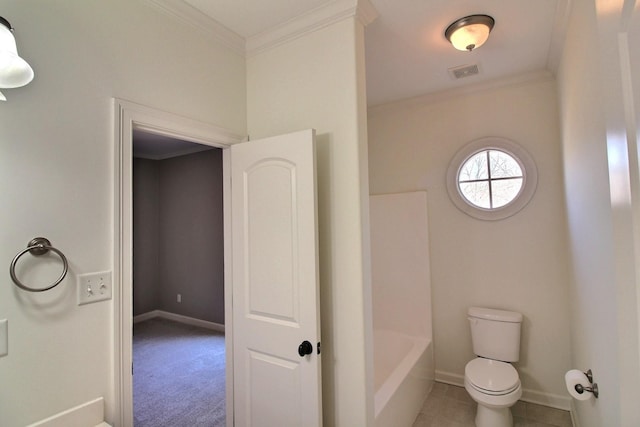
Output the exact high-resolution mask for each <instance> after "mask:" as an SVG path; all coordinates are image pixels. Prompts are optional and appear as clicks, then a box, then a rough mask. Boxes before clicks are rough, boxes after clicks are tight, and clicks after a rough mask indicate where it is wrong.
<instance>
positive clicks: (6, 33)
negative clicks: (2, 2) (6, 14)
mask: <svg viewBox="0 0 640 427" xmlns="http://www.w3.org/2000/svg"><path fill="white" fill-rule="evenodd" d="M3 21H5V22H6V20H3ZM31 80H33V69H32V68H31V66H30V65H29V64H28V63H27V61H25V60H24V59H22V58H20V56H18V49H17V47H16V39H15V38H14V37H13V34H12V33H11V30H10V29H9V27H7V26H5V25H4V22H2V21H0V88H7V89H8V88H15V87H21V86H24V85H26V84H28V83H29V82H30V81H31Z"/></svg>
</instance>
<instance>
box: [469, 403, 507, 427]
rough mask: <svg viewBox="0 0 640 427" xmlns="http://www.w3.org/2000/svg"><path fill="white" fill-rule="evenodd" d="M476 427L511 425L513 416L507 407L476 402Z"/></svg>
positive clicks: (503, 426) (505, 426)
mask: <svg viewBox="0 0 640 427" xmlns="http://www.w3.org/2000/svg"><path fill="white" fill-rule="evenodd" d="M476 427H513V416H512V415H511V410H510V409H509V408H508V407H507V408H491V407H489V406H484V405H481V404H478V409H477V412H476Z"/></svg>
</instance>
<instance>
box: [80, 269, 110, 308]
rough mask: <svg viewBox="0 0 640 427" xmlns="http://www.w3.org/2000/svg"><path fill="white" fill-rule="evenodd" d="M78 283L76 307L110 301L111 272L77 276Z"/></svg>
mask: <svg viewBox="0 0 640 427" xmlns="http://www.w3.org/2000/svg"><path fill="white" fill-rule="evenodd" d="M77 282H78V305H84V304H91V303H93V302H98V301H104V300H109V299H111V295H112V292H113V283H112V281H111V272H110V271H103V272H100V273H89V274H79V275H78V276H77Z"/></svg>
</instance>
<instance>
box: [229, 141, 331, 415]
mask: <svg viewBox="0 0 640 427" xmlns="http://www.w3.org/2000/svg"><path fill="white" fill-rule="evenodd" d="M314 137H315V134H314V131H313V130H306V131H301V132H296V133H292V134H288V135H283V136H278V137H273V138H266V139H261V140H255V141H251V142H246V143H242V144H236V145H233V146H232V147H231V198H232V200H231V203H232V233H233V239H232V240H233V363H234V367H233V376H234V378H233V383H234V422H235V426H237V427H245V426H247V427H248V426H253V427H256V426H265V427H275V426H277V427H289V426H291V427H295V426H321V425H322V419H321V417H322V411H321V381H320V379H321V377H320V354H319V342H320V322H319V298H318V294H319V292H318V255H317V227H316V224H317V221H316V173H315V149H314ZM305 341H307V342H308V344H310V346H306V348H305V345H302V346H301V344H302V343H303V342H305ZM306 352H309V354H305V353H306ZM300 353H302V355H301V354H300Z"/></svg>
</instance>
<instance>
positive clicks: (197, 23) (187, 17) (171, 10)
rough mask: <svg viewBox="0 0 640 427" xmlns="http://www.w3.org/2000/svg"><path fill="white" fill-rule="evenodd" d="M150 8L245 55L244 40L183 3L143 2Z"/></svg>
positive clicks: (166, 1)
mask: <svg viewBox="0 0 640 427" xmlns="http://www.w3.org/2000/svg"><path fill="white" fill-rule="evenodd" d="M145 2H146V3H147V4H148V5H150V6H151V7H153V8H155V9H157V10H159V11H160V12H162V13H164V14H165V15H168V16H170V17H172V18H175V19H177V20H179V21H180V22H182V23H184V24H187V25H189V26H191V27H193V28H195V29H196V30H198V31H200V32H201V33H203V34H205V35H206V36H208V37H209V38H211V39H213V40H215V41H216V42H218V43H220V44H222V45H223V46H226V47H228V48H230V49H231V50H233V51H234V52H236V53H238V54H240V55H244V54H245V40H244V38H242V36H240V35H238V34H236V33H234V32H233V31H231V30H230V29H228V28H227V27H225V26H224V25H222V24H220V23H219V22H218V21H216V20H215V19H213V18H211V17H210V16H208V15H206V14H204V13H202V12H200V11H199V10H198V9H196V8H195V7H193V6H191V5H189V4H188V3H187V2H184V1H171V0H145Z"/></svg>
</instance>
